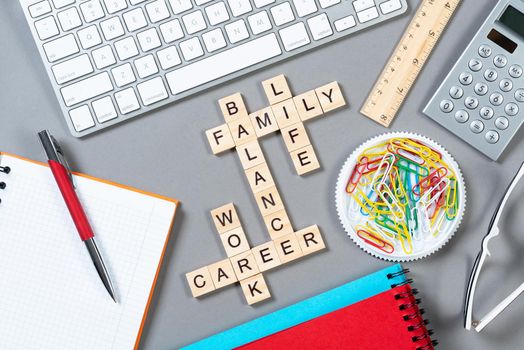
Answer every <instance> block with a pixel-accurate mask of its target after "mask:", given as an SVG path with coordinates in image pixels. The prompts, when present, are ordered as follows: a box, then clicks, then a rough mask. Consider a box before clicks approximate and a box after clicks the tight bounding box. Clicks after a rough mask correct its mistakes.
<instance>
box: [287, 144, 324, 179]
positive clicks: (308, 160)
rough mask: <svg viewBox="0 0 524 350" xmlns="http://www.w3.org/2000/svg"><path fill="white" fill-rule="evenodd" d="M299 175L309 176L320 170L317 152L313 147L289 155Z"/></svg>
mask: <svg viewBox="0 0 524 350" xmlns="http://www.w3.org/2000/svg"><path fill="white" fill-rule="evenodd" d="M289 154H290V156H291V159H292V160H293V164H294V165H295V169H296V170H297V174H298V175H304V174H307V173H309V172H311V171H313V170H316V169H318V168H320V163H319V162H318V158H317V155H316V154H315V150H314V149H313V147H312V146H311V145H309V146H306V147H303V148H300V149H297V150H296V151H293V152H290V153H289Z"/></svg>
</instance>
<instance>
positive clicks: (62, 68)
mask: <svg viewBox="0 0 524 350" xmlns="http://www.w3.org/2000/svg"><path fill="white" fill-rule="evenodd" d="M51 70H52V71H53V75H54V76H55V80H56V82H57V83H58V84H63V83H67V82H68V81H71V80H74V79H76V78H80V77H83V76H84V75H87V74H89V73H92V72H93V66H92V65H91V61H90V60H89V57H88V56H87V54H83V55H80V56H78V57H75V58H72V59H70V60H68V61H65V62H62V63H59V64H55V65H54V66H52V67H51Z"/></svg>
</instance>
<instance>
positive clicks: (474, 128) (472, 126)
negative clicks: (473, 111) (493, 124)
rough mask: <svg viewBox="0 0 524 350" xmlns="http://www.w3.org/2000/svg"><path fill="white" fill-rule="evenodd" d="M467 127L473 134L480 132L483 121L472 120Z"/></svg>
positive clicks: (482, 128)
mask: <svg viewBox="0 0 524 350" xmlns="http://www.w3.org/2000/svg"><path fill="white" fill-rule="evenodd" d="M469 129H470V130H471V131H473V132H474V133H475V134H480V133H481V132H482V130H484V123H483V122H481V121H480V120H474V121H472V122H471V124H469Z"/></svg>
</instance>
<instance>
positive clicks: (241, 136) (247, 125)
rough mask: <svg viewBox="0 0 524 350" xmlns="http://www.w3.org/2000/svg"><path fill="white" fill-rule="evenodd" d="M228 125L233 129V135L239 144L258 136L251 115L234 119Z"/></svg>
mask: <svg viewBox="0 0 524 350" xmlns="http://www.w3.org/2000/svg"><path fill="white" fill-rule="evenodd" d="M228 126H229V130H230V131H231V137H232V138H233V141H234V142H235V145H237V146H240V145H241V144H243V143H247V142H250V141H253V140H255V139H256V138H257V134H256V133H255V129H254V128H253V125H252V124H251V120H250V119H249V117H245V118H238V119H234V120H233V121H231V122H229V123H228Z"/></svg>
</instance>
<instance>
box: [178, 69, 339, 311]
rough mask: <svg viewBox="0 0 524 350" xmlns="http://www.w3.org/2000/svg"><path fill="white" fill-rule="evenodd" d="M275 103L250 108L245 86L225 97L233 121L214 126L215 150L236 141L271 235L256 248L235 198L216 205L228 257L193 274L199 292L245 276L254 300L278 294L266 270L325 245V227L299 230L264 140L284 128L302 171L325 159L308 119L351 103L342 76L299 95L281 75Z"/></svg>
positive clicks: (275, 82)
mask: <svg viewBox="0 0 524 350" xmlns="http://www.w3.org/2000/svg"><path fill="white" fill-rule="evenodd" d="M262 86H263V88H264V91H265V93H266V95H267V98H268V100H269V103H270V106H268V107H266V108H263V109H261V110H259V111H257V112H254V113H251V114H249V113H248V111H247V109H246V107H245V104H244V101H243V99H242V96H241V95H240V93H237V94H234V95H231V96H228V97H225V98H223V99H220V100H219V101H218V103H219V105H220V109H221V111H222V114H223V115H224V119H225V121H226V123H225V124H222V125H220V126H218V127H215V128H213V129H210V130H207V131H206V136H207V139H208V142H209V144H210V146H211V150H212V152H213V153H214V154H219V153H222V152H224V151H226V150H230V149H233V148H235V149H236V151H237V154H238V157H239V159H240V163H241V165H242V168H243V169H244V173H245V175H246V177H247V180H248V182H249V185H250V187H251V190H252V192H253V195H254V197H255V201H256V203H257V206H258V208H259V210H260V213H261V215H262V217H263V219H264V223H265V225H266V228H267V230H268V233H269V236H270V238H271V240H270V241H268V242H266V243H264V244H261V245H259V246H256V247H254V248H251V246H250V244H249V242H248V240H247V237H246V234H245V231H244V229H243V227H242V224H241V222H240V220H239V217H238V214H237V212H236V209H235V206H234V205H233V203H229V204H226V205H224V206H222V207H220V208H217V209H214V210H212V211H211V216H212V218H213V222H214V224H215V227H216V229H217V231H218V234H219V236H220V240H221V242H222V245H223V246H224V249H225V251H226V255H227V259H224V260H221V261H218V262H215V263H213V264H211V265H208V266H204V267H202V268H199V269H197V270H194V271H192V272H189V273H187V274H186V278H187V281H188V284H189V287H190V289H191V292H192V294H193V296H194V297H199V296H202V295H205V294H207V293H209V292H212V291H214V290H217V289H220V288H223V287H226V286H229V285H231V284H233V283H236V282H240V286H241V288H242V291H243V293H244V296H245V298H246V300H247V302H248V304H249V305H252V304H254V303H257V302H260V301H262V300H266V299H268V298H270V297H271V294H270V292H269V288H268V286H267V284H266V282H265V280H264V277H263V275H262V272H265V271H268V270H270V269H273V268H276V267H278V266H281V265H283V264H286V263H288V262H291V261H295V260H297V259H299V258H301V257H304V256H306V255H309V254H312V253H315V252H317V251H320V250H322V249H324V248H325V244H324V241H323V239H322V235H321V233H320V229H319V228H318V226H317V225H312V226H309V227H307V228H304V229H302V230H298V231H295V230H294V229H293V226H292V224H291V221H290V219H289V217H288V215H287V212H286V208H285V205H284V202H283V201H282V198H281V197H280V194H279V192H278V189H277V186H276V184H275V182H274V180H273V176H272V175H271V171H270V169H269V166H268V164H267V162H266V159H265V157H264V153H263V152H262V148H261V147H260V144H259V142H258V139H259V138H262V137H264V136H266V135H269V134H271V133H273V132H277V131H280V133H281V135H282V138H283V141H284V144H285V146H286V148H287V151H288V152H289V154H290V156H291V159H292V161H293V164H294V166H295V169H296V172H297V174H299V175H304V174H307V173H309V172H311V171H313V170H316V169H318V168H319V167H320V164H319V161H318V158H317V156H316V153H315V150H314V149H313V147H312V145H311V142H310V139H309V137H308V135H307V132H306V129H305V127H304V124H303V122H305V121H307V120H310V119H313V118H316V117H319V116H322V115H323V114H324V113H326V112H329V111H332V110H334V109H337V108H340V107H342V106H344V105H345V104H346V102H345V100H344V97H343V95H342V91H341V90H340V87H339V85H338V83H337V82H332V83H329V84H326V85H323V86H321V87H319V88H316V89H314V90H310V91H308V92H305V93H303V94H300V95H298V96H294V97H293V95H292V94H291V90H290V89H289V86H288V84H287V81H286V78H285V77H284V76H283V75H279V76H277V77H274V78H272V79H269V80H266V81H264V82H262Z"/></svg>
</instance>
